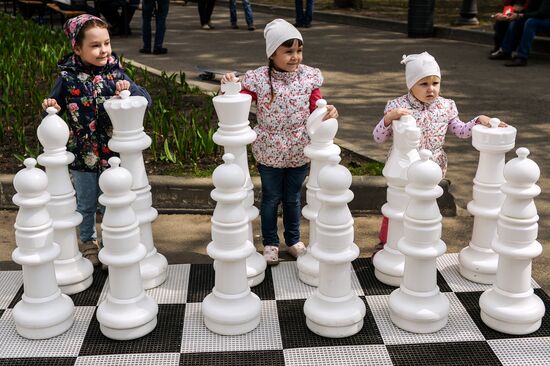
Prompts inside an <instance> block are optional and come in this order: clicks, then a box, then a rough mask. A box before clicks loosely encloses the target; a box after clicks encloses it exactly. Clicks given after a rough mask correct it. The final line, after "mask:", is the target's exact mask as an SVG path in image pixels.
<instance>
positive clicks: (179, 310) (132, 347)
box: [79, 304, 185, 356]
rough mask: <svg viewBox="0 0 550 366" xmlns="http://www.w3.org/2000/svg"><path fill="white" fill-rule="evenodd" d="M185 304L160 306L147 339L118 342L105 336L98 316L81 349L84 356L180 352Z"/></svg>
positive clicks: (93, 319)
mask: <svg viewBox="0 0 550 366" xmlns="http://www.w3.org/2000/svg"><path fill="white" fill-rule="evenodd" d="M184 316H185V304H159V312H158V315H157V326H156V328H155V329H154V330H153V331H152V332H151V333H149V334H147V335H146V336H144V337H141V338H138V339H134V340H129V341H115V340H112V339H109V338H107V337H105V336H104V335H103V333H101V330H100V329H99V322H98V321H97V318H96V315H95V314H94V317H93V318H92V321H91V322H90V326H89V327H88V332H87V333H86V337H85V338H84V342H83V343H82V347H81V348H80V354H79V355H80V356H92V355H108V354H129V353H164V352H180V349H181V337H182V333H183V319H184Z"/></svg>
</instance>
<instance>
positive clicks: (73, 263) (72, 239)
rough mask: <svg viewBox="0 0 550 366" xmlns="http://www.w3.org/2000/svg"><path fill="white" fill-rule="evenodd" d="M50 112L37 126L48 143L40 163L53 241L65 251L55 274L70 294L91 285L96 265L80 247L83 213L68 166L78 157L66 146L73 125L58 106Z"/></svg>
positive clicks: (39, 158) (56, 263) (41, 141)
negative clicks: (51, 220)
mask: <svg viewBox="0 0 550 366" xmlns="http://www.w3.org/2000/svg"><path fill="white" fill-rule="evenodd" d="M46 112H47V113H48V115H47V116H46V117H45V118H44V119H43V120H42V122H41V123H40V126H38V129H37V135H38V140H40V143H41V144H42V146H43V147H44V153H43V154H41V155H40V156H38V163H39V164H41V165H43V166H44V167H45V168H46V175H47V176H48V192H49V193H50V196H51V200H50V202H49V203H48V212H49V213H50V217H51V218H52V219H53V241H54V243H57V244H58V245H59V246H60V247H61V254H60V255H59V257H58V258H57V259H56V260H55V261H54V267H55V277H56V279H57V284H58V285H59V288H60V289H61V291H62V292H63V293H65V294H69V295H70V294H75V293H78V292H81V291H84V290H85V289H87V288H88V287H90V285H91V284H92V280H93V277H92V275H93V272H94V267H93V265H92V263H91V262H90V261H89V260H88V259H86V258H84V257H82V253H80V251H79V250H78V240H77V237H76V227H77V226H78V225H79V224H80V223H81V222H82V215H81V214H80V213H78V212H77V211H76V199H75V191H74V188H73V184H72V182H71V177H70V176H69V170H68V165H69V164H70V163H72V162H73V160H74V155H73V154H72V153H70V152H68V151H67V148H66V145H67V141H68V140H69V127H68V126H67V124H66V123H65V121H63V120H62V119H61V118H60V117H59V116H58V115H57V114H56V113H57V110H56V109H55V108H54V107H49V108H48V109H47V110H46Z"/></svg>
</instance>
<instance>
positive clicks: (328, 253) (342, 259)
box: [304, 156, 366, 338]
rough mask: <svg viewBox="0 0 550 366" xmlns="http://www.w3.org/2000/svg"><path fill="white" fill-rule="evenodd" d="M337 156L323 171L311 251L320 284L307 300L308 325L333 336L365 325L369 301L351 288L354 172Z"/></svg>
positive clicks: (354, 254) (354, 247)
mask: <svg viewBox="0 0 550 366" xmlns="http://www.w3.org/2000/svg"><path fill="white" fill-rule="evenodd" d="M339 161H340V157H338V156H333V157H331V159H330V164H329V165H328V166H326V167H324V168H323V169H322V170H321V171H320V172H319V178H318V181H319V187H320V191H318V192H317V198H318V199H319V201H320V202H321V207H320V208H319V213H318V216H317V243H315V245H314V246H313V249H312V250H311V254H312V255H313V256H314V257H315V259H317V260H318V261H319V287H318V288H317V289H316V290H315V291H314V292H313V293H312V294H311V295H310V296H309V297H308V298H307V300H306V302H305V304H304V314H305V316H306V325H307V327H308V328H309V329H310V330H311V331H312V332H314V333H316V334H319V335H321V336H324V337H329V338H342V337H349V336H351V335H354V334H356V333H357V332H359V331H360V330H361V328H363V318H364V317H365V314H366V306H365V303H364V302H363V301H362V300H361V299H359V297H358V296H357V295H356V294H355V292H354V291H353V290H352V288H351V261H352V260H354V259H355V258H357V257H358V256H359V247H357V245H355V243H354V242H353V233H354V231H353V217H352V216H351V212H350V210H349V208H348V203H349V202H350V201H351V200H352V199H353V192H352V191H350V190H349V187H350V186H351V179H352V177H351V173H350V172H349V171H348V170H347V169H346V168H345V167H343V166H342V165H339V164H338V162H339Z"/></svg>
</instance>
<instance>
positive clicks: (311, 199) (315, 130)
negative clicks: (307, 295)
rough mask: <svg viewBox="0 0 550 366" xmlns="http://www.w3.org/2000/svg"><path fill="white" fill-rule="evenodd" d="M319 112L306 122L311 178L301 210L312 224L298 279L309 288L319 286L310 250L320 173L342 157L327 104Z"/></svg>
mask: <svg viewBox="0 0 550 366" xmlns="http://www.w3.org/2000/svg"><path fill="white" fill-rule="evenodd" d="M316 106H317V109H316V110H314V111H313V113H311V115H310V116H309V118H308V120H307V133H308V135H309V137H310V138H311V143H310V144H309V145H307V146H306V147H305V148H304V154H305V156H307V157H308V158H309V159H310V160H311V164H310V169H309V176H308V179H307V183H306V188H307V190H306V202H307V205H306V206H304V208H303V209H302V215H304V217H305V218H306V219H307V220H309V246H308V249H307V253H306V254H305V255H302V256H300V257H298V259H297V261H296V264H297V267H298V277H299V278H300V280H301V281H302V282H304V283H306V284H308V285H310V286H318V285H319V262H318V261H317V259H315V258H314V257H313V255H311V250H312V248H313V246H314V245H315V243H316V230H317V229H316V224H315V221H316V220H317V214H318V213H319V208H320V207H321V203H320V202H319V200H318V199H317V192H319V183H318V175H319V172H320V171H321V169H322V168H323V167H325V166H327V165H328V164H329V158H330V157H332V156H335V157H338V156H340V147H338V145H336V144H334V136H336V132H337V131H338V121H337V120H336V119H334V118H331V119H328V120H326V121H323V118H324V116H325V115H326V113H327V108H326V106H327V102H326V100H324V99H319V100H318V101H317V103H316Z"/></svg>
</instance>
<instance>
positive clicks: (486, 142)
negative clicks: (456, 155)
mask: <svg viewBox="0 0 550 366" xmlns="http://www.w3.org/2000/svg"><path fill="white" fill-rule="evenodd" d="M490 124H491V127H486V126H483V125H476V126H474V128H473V129H472V145H473V146H474V147H475V148H476V149H477V150H479V164H478V166H477V172H476V176H475V178H474V188H473V200H472V201H470V202H469V203H468V211H469V212H470V213H471V214H472V215H473V216H474V227H473V230H472V238H471V240H470V244H469V245H468V246H467V247H466V248H464V249H462V251H461V252H460V254H459V256H458V259H459V263H460V264H459V269H460V274H461V275H462V276H463V277H465V278H467V279H468V280H470V281H473V282H478V283H484V284H492V283H494V281H495V275H496V272H497V263H498V254H497V253H495V252H494V251H493V249H492V248H491V243H492V241H493V238H494V236H495V234H496V227H497V218H498V214H499V211H500V206H501V205H502V202H503V201H504V193H502V192H501V190H500V186H501V185H502V184H503V183H504V175H503V170H504V162H505V161H504V160H505V154H506V153H507V152H508V151H510V150H511V149H513V148H514V144H515V140H516V129H515V128H514V127H512V126H507V127H505V128H503V127H498V126H499V124H500V120H499V119H497V118H492V119H491V120H490Z"/></svg>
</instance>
